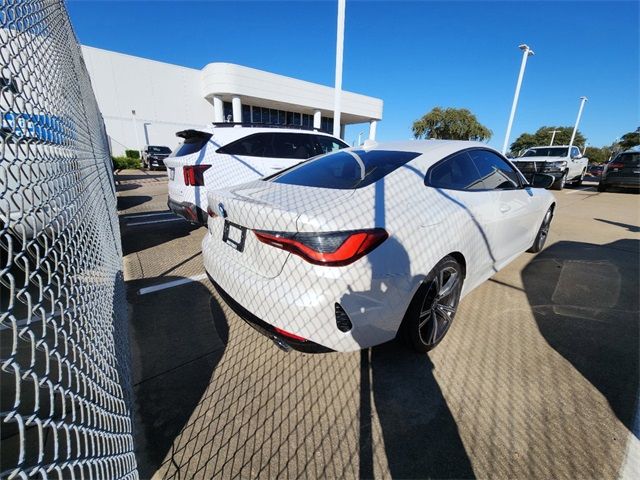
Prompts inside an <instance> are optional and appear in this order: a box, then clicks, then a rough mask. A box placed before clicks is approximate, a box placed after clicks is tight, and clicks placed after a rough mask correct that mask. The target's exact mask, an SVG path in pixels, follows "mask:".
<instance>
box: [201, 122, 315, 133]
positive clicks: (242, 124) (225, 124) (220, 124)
mask: <svg viewBox="0 0 640 480" xmlns="http://www.w3.org/2000/svg"><path fill="white" fill-rule="evenodd" d="M211 125H213V126H214V127H217V128H221V127H222V128H229V127H258V128H284V129H287V128H288V129H296V130H309V131H313V132H323V133H327V132H325V131H324V130H322V129H320V128H316V127H306V126H303V125H294V124H290V123H285V124H281V123H259V122H213V123H212V124H211Z"/></svg>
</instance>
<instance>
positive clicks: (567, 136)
mask: <svg viewBox="0 0 640 480" xmlns="http://www.w3.org/2000/svg"><path fill="white" fill-rule="evenodd" d="M554 130H556V136H555V138H554V139H553V144H554V145H569V141H570V140H571V133H572V132H573V127H540V128H539V129H538V130H537V131H536V133H533V134H531V133H523V134H522V135H520V136H519V137H518V138H516V140H515V142H513V143H512V144H511V147H510V148H511V153H512V154H513V155H514V156H517V155H519V154H520V153H521V152H522V151H523V150H526V149H527V148H531V147H539V146H543V145H549V143H550V142H551V137H552V136H553V131H554ZM586 142H587V140H586V138H585V137H584V135H582V133H580V130H578V131H577V132H576V138H575V139H574V141H573V144H574V145H575V146H577V147H581V148H582V147H583V146H584V145H585V143H586Z"/></svg>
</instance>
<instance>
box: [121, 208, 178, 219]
mask: <svg viewBox="0 0 640 480" xmlns="http://www.w3.org/2000/svg"><path fill="white" fill-rule="evenodd" d="M159 215H173V212H172V211H171V210H167V211H166V212H157V213H141V214H138V215H126V216H123V218H125V219H127V220H128V219H130V218H141V217H157V216H159Z"/></svg>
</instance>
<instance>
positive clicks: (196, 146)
mask: <svg viewBox="0 0 640 480" xmlns="http://www.w3.org/2000/svg"><path fill="white" fill-rule="evenodd" d="M182 134H184V142H182V143H181V144H180V145H178V146H177V147H176V148H175V150H174V151H173V152H172V153H171V155H169V156H170V157H184V156H185V155H191V154H192V153H196V152H199V151H200V150H202V147H204V146H205V145H206V144H207V142H208V141H209V139H210V138H211V134H210V133H205V132H198V131H197V130H193V131H189V132H178V136H182Z"/></svg>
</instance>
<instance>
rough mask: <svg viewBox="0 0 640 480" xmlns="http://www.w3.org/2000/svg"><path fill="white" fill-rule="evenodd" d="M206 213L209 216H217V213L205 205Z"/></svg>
mask: <svg viewBox="0 0 640 480" xmlns="http://www.w3.org/2000/svg"><path fill="white" fill-rule="evenodd" d="M207 215H209V216H210V217H211V218H215V217H217V216H218V214H217V213H216V212H214V211H213V209H212V208H211V207H209V206H207Z"/></svg>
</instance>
